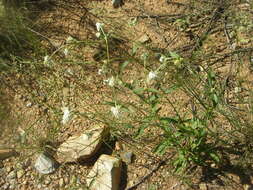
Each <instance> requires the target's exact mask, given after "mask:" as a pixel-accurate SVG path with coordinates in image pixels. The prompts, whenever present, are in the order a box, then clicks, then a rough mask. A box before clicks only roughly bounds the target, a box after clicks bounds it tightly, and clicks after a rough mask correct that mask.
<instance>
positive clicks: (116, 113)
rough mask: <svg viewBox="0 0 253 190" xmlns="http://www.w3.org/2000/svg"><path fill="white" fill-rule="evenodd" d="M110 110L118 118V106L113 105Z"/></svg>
mask: <svg viewBox="0 0 253 190" xmlns="http://www.w3.org/2000/svg"><path fill="white" fill-rule="evenodd" d="M111 112H112V114H113V115H114V117H116V118H119V116H120V106H118V105H116V106H114V107H111Z"/></svg>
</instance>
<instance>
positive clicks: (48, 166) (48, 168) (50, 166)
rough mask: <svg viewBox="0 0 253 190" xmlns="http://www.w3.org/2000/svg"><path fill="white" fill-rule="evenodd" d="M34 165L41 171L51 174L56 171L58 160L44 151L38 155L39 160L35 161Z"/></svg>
mask: <svg viewBox="0 0 253 190" xmlns="http://www.w3.org/2000/svg"><path fill="white" fill-rule="evenodd" d="M34 167H35V168H36V170H37V171H38V172H39V173H42V174H49V173H53V172H54V171H55V169H56V162H55V161H54V160H53V159H51V158H49V157H48V156H46V155H45V154H43V153H42V154H40V155H39V156H38V158H37V160H36V161H35V164H34Z"/></svg>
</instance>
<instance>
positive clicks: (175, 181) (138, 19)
mask: <svg viewBox="0 0 253 190" xmlns="http://www.w3.org/2000/svg"><path fill="white" fill-rule="evenodd" d="M185 5H186V6H185ZM188 6H190V5H189V4H188V1H186V0H185V1H182V0H178V1H174V3H170V1H165V0H164V1H157V0H145V1H143V0H136V1H133V0H127V1H124V4H123V5H122V6H121V7H119V8H113V6H112V4H111V1H109V0H99V1H97V0H93V1H91V2H87V1H84V2H82V1H76V0H71V1H66V2H65V1H59V3H58V5H57V6H55V7H54V6H52V8H46V10H45V11H43V12H40V14H38V16H37V18H36V22H35V25H39V26H41V27H42V28H44V30H42V31H41V34H42V35H43V36H46V38H47V39H49V40H45V42H44V43H45V44H46V45H47V46H48V47H50V48H52V49H57V48H59V47H60V46H61V45H64V44H65V40H66V38H67V37H68V36H72V37H73V38H75V39H78V40H80V41H85V40H92V39H96V35H95V34H96V26H95V23H96V22H101V23H104V26H105V30H106V31H108V32H112V34H113V36H115V38H117V39H118V38H120V39H123V42H122V43H123V45H121V44H120V45H117V46H116V47H117V48H118V49H116V50H115V51H114V53H112V59H115V64H116V65H117V64H120V63H121V62H123V61H124V59H126V54H125V53H124V54H122V53H121V52H128V51H129V48H131V47H132V44H133V42H136V41H140V40H142V39H143V38H146V39H147V40H146V41H147V42H146V41H145V43H148V44H150V46H149V47H150V48H153V49H157V50H161V49H164V48H166V49H167V50H170V51H174V50H175V49H177V48H179V47H181V48H182V47H183V48H182V51H183V50H184V48H187V47H188V46H189V45H191V44H192V42H193V40H192V38H194V37H192V35H193V36H197V35H201V33H202V32H203V30H202V28H201V27H200V28H197V29H195V28H194V26H191V27H190V28H192V29H191V31H190V32H189V31H183V32H182V31H180V30H179V29H178V25H177V24H175V23H170V22H169V21H170V20H173V19H177V18H180V17H181V16H182V15H184V14H186V10H187V9H188V8H189V7H188ZM163 18H164V19H163ZM225 40H226V38H224V36H223V37H220V36H219V35H216V34H214V35H213V36H212V39H210V41H216V42H217V43H211V42H210V44H213V46H214V47H210V46H208V47H207V48H210V49H211V50H212V49H213V51H215V52H212V53H213V54H217V55H219V53H220V51H221V49H223V53H224V51H225V52H226V51H228V50H227V49H224V47H222V46H223V44H224V41H225ZM49 42H50V43H49ZM115 43H116V42H115ZM210 49H207V51H211V50H210ZM100 50H101V47H100V46H99V45H96V44H95V45H94V46H93V48H91V47H81V46H80V47H78V48H73V50H72V52H73V54H74V53H75V54H78V56H79V58H78V59H76V60H77V61H80V60H81V61H83V60H84V61H85V62H89V61H90V62H94V60H95V61H96V65H94V64H86V65H84V64H72V62H71V61H69V60H70V59H71V57H70V58H68V59H67V60H66V64H65V65H63V66H62V68H57V69H55V68H53V69H52V70H49V71H47V72H49V73H51V72H52V74H50V75H51V76H50V77H48V74H45V76H43V75H41V78H39V79H35V81H36V82H38V83H40V84H41V86H46V88H45V89H40V87H38V86H34V87H33V84H34V83H36V82H34V81H33V80H32V78H31V79H30V80H31V81H30V84H26V85H27V86H26V87H24V86H25V85H24V84H23V83H20V84H19V83H18V82H17V81H27V80H25V79H24V78H22V76H20V80H19V78H17V77H19V76H15V77H16V79H17V80H13V78H10V81H6V84H8V85H9V86H11V87H12V88H9V89H7V90H6V94H8V96H7V97H8V98H4V100H3V101H4V102H6V108H5V109H6V110H8V109H10V114H9V116H8V118H9V119H8V122H4V123H1V125H2V126H4V127H3V128H4V130H3V132H2V135H1V138H2V139H1V140H2V142H3V144H6V145H9V146H10V145H12V146H14V145H15V144H16V140H17V139H15V138H16V136H18V133H20V131H22V130H25V131H26V132H28V133H29V134H28V136H29V138H30V139H29V142H34V141H35V142H36V143H35V144H30V146H27V147H19V148H20V150H22V151H21V153H20V154H21V155H20V156H18V157H14V158H10V159H7V160H5V161H3V165H4V167H3V168H4V169H5V171H7V170H8V171H7V172H3V173H1V172H0V176H1V179H0V187H5V186H4V184H6V182H7V175H8V172H11V171H17V170H18V168H19V167H22V168H23V170H24V171H25V174H24V175H23V176H21V177H20V178H17V180H16V182H15V183H16V186H15V189H19V190H42V189H43V190H46V189H47V190H57V189H59V190H63V189H68V190H70V189H78V190H81V189H85V180H86V175H87V174H88V172H89V170H90V169H91V167H92V165H93V164H94V162H95V160H96V159H95V158H96V157H95V158H94V160H90V161H88V162H84V163H75V164H66V165H63V166H60V168H58V169H57V170H56V172H55V173H53V174H50V175H46V176H42V175H40V174H38V173H37V172H36V171H35V169H34V168H33V162H34V159H35V155H36V153H37V152H38V150H39V147H41V144H43V143H45V141H46V140H48V136H47V134H51V135H52V136H51V137H49V139H50V138H51V139H57V141H58V142H63V141H64V140H66V139H67V138H68V137H70V136H72V135H75V134H80V133H82V131H83V130H84V129H85V128H86V126H90V125H93V124H94V123H95V121H91V120H87V119H85V118H86V115H82V114H83V113H85V112H87V111H88V112H89V110H90V109H91V107H92V106H93V109H94V107H95V108H97V107H99V106H100V105H101V104H102V103H103V101H104V100H106V99H108V100H109V99H110V97H107V94H110V93H112V90H111V89H110V88H108V87H107V86H106V85H104V84H103V80H104V79H105V78H104V77H103V76H101V75H99V74H98V70H99V69H100V68H101V65H102V64H103V61H104V60H103V57H102V58H99V59H96V58H94V57H95V56H96V55H97V54H98V53H99V54H100V53H101V51H100ZM188 53H189V52H186V54H188ZM59 59H60V58H59ZM154 59H155V58H154ZM81 61H80V62H81ZM199 61H200V62H199V63H200V64H202V65H204V64H206V63H205V61H203V60H199ZM149 67H150V68H152V65H149ZM220 70H221V71H220V72H222V73H227V72H228V71H227V70H226V64H225V66H224V67H223V66H222V67H221V69H220ZM243 73H244V75H243V76H241V77H243V78H248V81H251V79H252V77H251V73H250V72H249V71H248V67H247V68H245V69H244V72H243ZM141 75H143V76H145V73H143V71H142V70H141V67H140V68H139V70H138V66H137V67H136V71H131V69H130V70H128V71H127V74H126V77H129V76H133V77H136V76H139V77H140V76H141ZM57 76H63V77H62V81H59V82H56V84H55V85H54V86H50V84H51V83H50V82H51V81H53V80H54V79H55V78H57ZM225 76H226V75H225V74H224V77H225ZM129 78H131V77H129ZM245 85H251V86H252V83H250V82H249V83H247V84H245ZM247 88H251V87H248V86H247ZM171 96H172V100H174V101H178V100H180V102H181V103H182V104H181V105H178V106H179V107H182V110H184V109H185V110H187V109H189V106H190V101H189V99H188V98H187V97H186V95H185V94H184V93H183V92H178V93H175V94H172V95H171ZM3 97H6V95H3ZM0 98H1V97H0ZM125 98H126V100H125V101H131V100H130V98H131V97H127V96H125ZM127 98H129V100H128V99H127ZM63 104H66V105H68V106H69V107H70V108H71V110H72V111H73V112H74V113H77V114H74V116H73V118H72V120H71V122H70V123H68V124H67V125H64V126H61V125H60V124H59V123H60V118H61V114H62V113H61V107H62V106H63ZM99 109H101V106H100V108H99ZM102 109H104V110H106V108H102ZM100 111H101V112H102V111H103V110H100ZM171 111H172V108H171V107H166V108H165V109H164V110H163V112H164V113H169V112H171ZM91 113H92V112H91ZM83 116H84V117H83ZM87 117H88V116H87ZM13 120H15V122H13ZM55 128H57V130H56V131H57V134H55V133H54V131H53V129H55ZM147 133H148V134H151V135H150V136H149V137H151V139H152V136H153V137H154V138H153V139H154V140H155V137H156V136H157V135H159V133H160V131H159V130H157V129H153V130H152V129H151V130H149V131H147ZM13 136H14V137H15V138H14V140H13V141H14V142H12V139H13V138H12V137H13ZM118 143H120V144H122V146H123V147H124V151H126V150H129V151H132V152H133V153H134V155H135V156H134V160H133V163H131V164H124V167H123V174H122V183H121V188H120V189H122V190H123V189H129V190H130V189H131V188H132V189H137V190H158V189H160V190H187V189H201V190H207V189H208V190H222V189H224V190H225V189H226V190H229V189H250V188H252V187H251V186H250V185H249V184H251V182H252V177H251V175H249V176H241V175H240V172H239V171H236V168H235V169H234V168H232V169H231V170H230V169H228V171H229V172H228V173H227V174H224V173H222V172H220V173H219V171H218V169H216V166H213V168H209V169H203V168H197V169H196V170H195V172H194V173H192V175H193V176H195V178H194V181H187V180H188V179H187V176H176V175H175V174H172V173H173V172H172V171H171V170H172V168H171V167H170V166H169V165H168V164H166V162H168V161H169V160H167V159H169V158H170V157H171V155H172V154H173V153H170V152H168V153H167V154H165V155H164V156H162V157H160V156H157V155H156V154H154V153H152V149H153V148H154V141H153V142H143V144H141V143H140V141H136V142H135V141H134V140H133V139H130V138H128V137H124V136H122V137H121V136H118V138H117V139H113V140H112V141H111V142H110V146H108V145H106V144H105V145H104V146H103V148H102V149H101V151H100V152H99V153H98V154H97V156H98V155H100V154H101V153H104V152H105V153H110V154H114V155H118V154H119V150H117V144H118ZM115 144H116V145H115ZM15 148H16V147H15ZM20 165H21V166H20ZM234 170H235V171H234ZM62 181H64V182H63V184H62ZM187 184H190V185H191V184H193V185H192V186H188V185H187ZM135 185H136V186H135ZM2 189H4V188H2ZM6 189H8V188H6ZM9 189H11V188H9Z"/></svg>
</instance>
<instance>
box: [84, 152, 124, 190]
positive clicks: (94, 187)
mask: <svg viewBox="0 0 253 190" xmlns="http://www.w3.org/2000/svg"><path fill="white" fill-rule="evenodd" d="M120 173H121V160H120V159H118V158H115V157H112V156H109V155H105V154H103V155H101V156H100V157H99V159H98V160H97V161H96V163H95V165H94V166H93V168H92V169H91V171H90V173H89V174H88V176H87V180H86V182H87V185H88V187H89V189H90V190H102V189H103V190H117V189H118V188H119V184H120Z"/></svg>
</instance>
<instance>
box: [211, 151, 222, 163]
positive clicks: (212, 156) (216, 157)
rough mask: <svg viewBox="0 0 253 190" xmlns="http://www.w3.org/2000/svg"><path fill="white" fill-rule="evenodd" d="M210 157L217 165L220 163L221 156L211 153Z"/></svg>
mask: <svg viewBox="0 0 253 190" xmlns="http://www.w3.org/2000/svg"><path fill="white" fill-rule="evenodd" d="M209 155H210V157H211V158H212V159H213V160H214V161H215V162H216V163H218V162H220V158H219V156H218V155H217V154H216V153H213V152H212V153H210V154H209Z"/></svg>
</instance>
